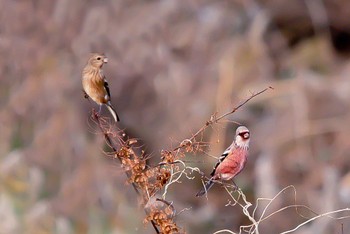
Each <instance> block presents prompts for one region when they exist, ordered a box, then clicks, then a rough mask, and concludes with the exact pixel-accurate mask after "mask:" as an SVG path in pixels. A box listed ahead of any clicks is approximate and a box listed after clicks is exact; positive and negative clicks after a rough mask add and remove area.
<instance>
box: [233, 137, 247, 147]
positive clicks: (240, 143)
mask: <svg viewBox="0 0 350 234" xmlns="http://www.w3.org/2000/svg"><path fill="white" fill-rule="evenodd" d="M249 141H250V139H249V138H248V139H244V138H243V137H242V136H240V135H237V136H236V145H237V146H238V147H241V148H248V147H249Z"/></svg>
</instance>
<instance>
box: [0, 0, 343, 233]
mask: <svg viewBox="0 0 350 234" xmlns="http://www.w3.org/2000/svg"><path fill="white" fill-rule="evenodd" d="M349 14H350V3H348V1H344V0H310V1H301V0H298V1H284V0H283V1H277V0H256V1H254V0H249V1H239V0H237V1H205V0H190V1H176V0H166V1H145V0H143V1H141V0H138V1H112V0H110V1H96V0H95V1H94V0H89V1H74V2H73V1H69V0H55V1H44V0H37V1H29V0H28V1H18V0H3V1H1V2H0V19H1V20H0V52H1V56H0V74H1V78H0V82H1V86H0V106H1V109H0V181H1V183H0V191H1V193H0V233H51V232H55V233H154V230H153V229H152V227H151V225H146V226H145V227H144V225H143V219H144V218H145V215H144V213H143V211H142V209H141V208H140V207H139V205H138V204H139V201H138V199H137V196H136V194H135V193H134V191H133V190H132V187H131V186H130V184H127V183H126V177H125V174H124V172H123V170H122V169H121V167H120V165H119V164H118V163H116V162H114V161H111V160H108V159H107V158H106V157H104V153H103V150H104V149H106V147H105V144H104V140H103V136H102V135H101V134H100V133H99V130H98V129H97V128H95V127H94V126H93V125H92V124H91V121H90V120H89V116H90V111H91V108H92V107H93V106H92V105H91V104H90V103H89V102H88V101H86V100H85V99H84V98H83V94H82V91H81V89H82V88H81V81H80V74H81V70H82V68H83V66H84V64H85V63H86V59H87V57H88V55H89V53H90V52H94V51H98V52H105V53H106V55H107V56H108V57H109V63H108V64H107V65H106V66H105V68H104V70H105V73H106V75H107V77H108V79H109V83H110V87H111V92H112V99H113V103H114V105H115V106H116V108H117V110H118V113H120V117H121V120H122V122H121V124H120V125H119V127H120V128H122V129H125V130H126V132H127V133H128V134H129V135H130V136H131V137H135V138H138V139H140V141H141V145H142V146H143V150H145V152H146V154H147V155H149V156H151V158H150V160H149V162H148V163H149V164H150V165H154V164H155V163H158V162H159V161H160V151H161V150H162V149H171V148H172V146H176V145H178V144H179V143H180V142H181V141H182V140H183V139H185V138H188V137H189V136H191V134H192V133H194V132H196V131H197V130H198V129H199V128H200V127H201V126H202V125H203V124H204V123H205V121H207V120H208V119H209V117H210V115H211V114H213V113H214V112H219V113H225V112H227V111H228V110H230V109H231V108H232V107H233V106H235V105H236V104H238V103H239V102H240V101H242V100H244V99H245V98H247V97H249V96H250V92H254V91H258V90H261V89H262V88H265V87H267V86H273V87H274V90H273V91H269V92H268V93H265V94H263V95H260V96H258V97H257V98H255V99H254V100H252V101H251V102H250V103H248V104H247V105H246V106H244V108H242V109H240V110H239V111H238V112H237V113H235V114H234V115H232V116H230V117H229V118H228V121H226V122H221V123H219V124H217V125H215V126H213V128H212V129H211V130H209V131H206V132H205V134H204V135H203V140H204V141H206V142H209V143H210V149H209V151H208V152H207V153H205V154H197V155H195V156H193V155H191V154H188V155H187V157H186V159H185V160H187V162H188V165H191V166H196V167H199V168H200V169H201V170H202V171H203V172H205V173H206V174H209V173H210V170H211V168H212V165H213V164H214V163H215V161H216V160H215V158H213V157H211V156H217V155H218V154H219V153H220V152H221V151H222V150H223V149H224V148H225V147H226V146H227V145H228V144H229V143H230V142H231V141H232V137H233V132H234V129H235V124H233V123H232V121H237V122H240V123H243V124H245V125H246V126H248V127H249V129H250V130H251V133H252V141H251V149H250V151H251V155H250V158H249V162H248V165H247V167H246V169H245V171H244V173H242V174H240V175H239V177H238V178H237V180H236V183H237V184H238V185H239V186H240V187H241V188H242V190H243V191H244V193H245V194H246V195H247V199H248V200H249V201H250V202H254V201H255V199H256V198H258V197H266V198H272V197H274V196H275V195H276V194H277V193H278V192H279V191H280V190H281V189H282V188H284V187H286V186H288V185H294V186H295V187H296V189H297V203H298V204H303V205H307V206H308V207H310V208H312V210H314V211H316V212H318V213H323V212H327V211H332V210H337V209H342V208H346V207H349V202H350V173H349V168H350V157H349V153H348V152H349V150H350V141H349V137H348V136H349V134H350V125H349V122H350V116H349V106H350V78H349V76H350V63H349V55H350V54H349V52H350V46H349V45H350V26H349V24H348V17H349ZM104 113H105V114H106V115H108V113H107V112H104ZM193 175H194V176H195V179H194V180H188V179H186V178H182V180H181V181H182V183H180V184H173V185H172V186H171V187H170V188H169V190H168V193H167V200H170V201H173V202H174V205H175V206H176V209H177V210H178V211H180V210H182V209H185V210H184V212H182V213H181V214H179V215H178V216H177V217H176V223H177V224H178V225H179V226H180V227H182V228H183V229H184V230H185V231H186V232H188V233H213V232H215V231H218V230H221V229H228V230H232V231H237V230H238V227H239V226H240V225H245V224H247V223H248V220H247V218H246V217H245V216H244V215H243V214H242V210H241V209H240V208H239V207H238V206H234V207H231V206H225V204H227V203H228V200H229V199H230V196H229V195H228V194H227V193H226V192H225V190H224V189H223V188H221V187H220V186H215V188H214V189H213V190H212V191H210V193H209V195H208V200H206V199H198V198H196V197H195V196H194V195H195V194H196V192H197V190H199V189H200V186H201V180H200V175H199V174H195V173H194V174H193ZM290 204H294V194H293V192H286V193H284V194H283V195H282V196H281V197H279V198H278V199H276V200H275V202H274V204H273V207H272V208H273V209H274V210H276V209H278V208H280V207H283V206H286V205H290ZM260 212H261V211H260ZM303 214H304V215H307V216H310V217H312V214H311V213H310V212H306V211H304V213H303ZM303 221H305V219H304V218H302V217H301V216H300V215H298V214H297V213H296V212H295V210H294V209H290V210H287V211H284V212H281V213H279V214H277V215H274V216H272V217H271V218H270V219H268V220H267V221H266V222H264V223H261V225H260V233H280V232H283V231H286V230H288V229H292V228H293V227H295V226H296V225H298V224H299V223H302V222H303ZM342 230H343V232H342ZM349 230H350V221H349V220H347V219H345V220H340V221H336V220H332V219H329V218H322V219H320V220H317V221H315V222H313V223H311V224H310V225H308V226H304V227H302V228H301V229H298V230H297V231H296V232H295V233H303V234H304V233H347V232H349Z"/></svg>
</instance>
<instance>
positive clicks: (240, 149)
mask: <svg viewBox="0 0 350 234" xmlns="http://www.w3.org/2000/svg"><path fill="white" fill-rule="evenodd" d="M249 141H250V133H249V130H248V128H246V127H245V126H240V127H238V128H237V130H236V135H235V139H234V140H233V142H232V144H231V145H230V146H229V147H228V148H227V149H226V150H225V151H224V153H223V154H222V155H221V157H220V158H219V161H218V162H217V163H216V165H215V167H214V170H213V172H212V173H211V174H210V176H211V178H210V180H209V181H208V182H207V183H206V184H205V187H204V188H203V189H202V190H201V191H199V192H198V193H197V195H196V196H197V197H199V196H203V195H204V194H206V193H207V191H208V190H209V189H210V188H211V187H212V186H213V185H214V182H215V181H216V180H232V179H233V178H234V177H235V176H236V175H238V174H239V173H240V172H241V171H242V170H243V168H244V166H245V164H246V162H247V158H248V149H249ZM233 184H234V185H235V186H236V184H235V182H233ZM236 187H237V186H236Z"/></svg>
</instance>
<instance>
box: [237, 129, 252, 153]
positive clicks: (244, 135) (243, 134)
mask: <svg viewBox="0 0 350 234" xmlns="http://www.w3.org/2000/svg"><path fill="white" fill-rule="evenodd" d="M249 141H250V132H249V130H248V128H247V127H245V126H239V127H238V128H237V130H236V138H235V142H236V145H237V146H238V147H241V148H246V149H248V148H249Z"/></svg>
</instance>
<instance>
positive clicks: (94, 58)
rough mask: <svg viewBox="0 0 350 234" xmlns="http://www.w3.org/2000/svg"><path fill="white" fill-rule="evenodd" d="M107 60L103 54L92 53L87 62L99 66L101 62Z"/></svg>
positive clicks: (95, 66) (103, 62) (101, 64)
mask: <svg viewBox="0 0 350 234" xmlns="http://www.w3.org/2000/svg"><path fill="white" fill-rule="evenodd" d="M107 62H108V58H107V57H106V55H104V54H97V53H96V54H92V55H91V57H90V59H89V61H88V64H89V65H90V66H92V67H94V68H101V67H102V66H103V64H105V63H107Z"/></svg>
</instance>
